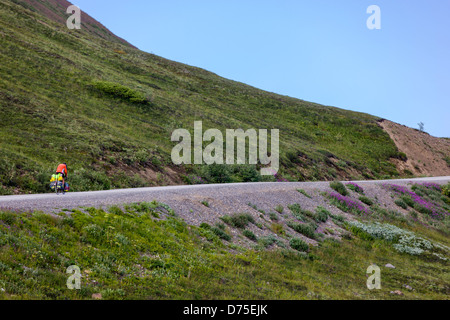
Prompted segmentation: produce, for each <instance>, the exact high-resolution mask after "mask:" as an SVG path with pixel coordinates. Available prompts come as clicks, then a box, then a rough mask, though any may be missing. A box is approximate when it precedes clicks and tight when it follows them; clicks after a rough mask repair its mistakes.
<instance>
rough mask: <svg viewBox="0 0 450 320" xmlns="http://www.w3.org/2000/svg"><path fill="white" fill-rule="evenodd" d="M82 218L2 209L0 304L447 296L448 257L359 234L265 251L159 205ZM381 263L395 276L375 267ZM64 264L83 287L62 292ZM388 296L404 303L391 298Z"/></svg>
mask: <svg viewBox="0 0 450 320" xmlns="http://www.w3.org/2000/svg"><path fill="white" fill-rule="evenodd" d="M87 211H88V212H89V213H83V212H81V211H78V210H74V212H72V213H71V214H70V215H69V214H67V213H64V212H61V213H60V214H59V215H56V216H52V215H46V214H42V213H38V212H36V213H27V212H25V213H17V212H7V211H1V212H0V243H1V246H0V270H1V272H0V288H2V289H3V290H1V291H0V299H51V300H55V299H60V300H64V299H82V300H84V299H92V294H96V293H101V294H102V298H103V299H107V300H120V299H157V300H158V299H206V300H209V299H224V300H226V299H255V300H260V299H269V300H277V299H282V300H286V299H287V300H290V299H294V300H298V299H443V300H445V299H447V297H448V294H449V290H450V283H449V280H448V277H447V276H446V270H448V267H449V262H448V260H443V259H441V258H440V257H438V256H435V255H432V254H420V255H412V254H408V253H407V252H406V253H405V252H401V251H399V250H398V248H397V249H396V248H395V247H394V246H393V245H392V243H391V242H390V241H387V240H384V239H377V238H375V237H374V236H366V234H367V233H366V232H365V231H361V229H358V228H356V229H354V230H353V232H354V234H353V236H351V237H347V238H345V239H342V240H340V241H336V240H331V239H326V240H324V241H322V242H321V243H320V246H309V245H307V244H306V242H304V241H303V240H301V239H300V238H296V237H293V238H291V239H290V248H287V247H285V248H283V246H282V245H281V246H280V247H279V248H278V249H276V250H275V249H270V250H268V249H266V248H271V246H273V245H275V244H280V242H279V241H278V240H277V237H276V236H273V235H269V236H265V237H260V238H258V239H256V237H253V236H252V234H253V233H252V232H250V231H249V230H244V231H243V234H244V235H245V236H246V237H248V238H249V239H252V240H253V241H257V244H256V243H255V248H244V247H239V246H236V245H232V244H231V243H230V242H229V241H225V240H222V239H221V237H220V235H218V234H216V233H215V232H214V231H213V230H221V231H222V232H223V233H224V234H226V232H225V229H226V227H225V225H223V224H217V225H215V226H210V225H208V224H206V223H203V224H202V225H201V226H200V227H195V226H189V225H187V224H186V223H185V222H183V221H182V220H180V219H179V218H177V217H176V213H175V215H174V214H170V213H169V210H168V207H167V206H166V205H164V204H160V203H157V202H152V203H141V204H135V205H128V206H124V207H123V208H121V207H118V206H115V207H111V208H109V209H108V210H106V211H105V210H103V209H96V208H88V210H87ZM157 217H158V218H157ZM406 227H407V225H404V226H402V228H406ZM409 228H412V229H413V230H412V231H413V232H414V233H416V234H420V235H423V236H424V237H426V238H428V239H429V240H430V241H431V242H432V243H434V244H436V243H438V242H439V243H442V244H445V245H447V246H448V245H449V242H448V237H447V236H443V235H442V234H440V232H437V231H435V230H433V229H431V228H430V227H428V226H423V225H421V224H415V225H414V226H413V227H411V226H409ZM391 229H392V228H391ZM358 230H360V231H358ZM405 230H406V229H405ZM369 232H370V231H369ZM297 250H299V251H301V252H298V251H297ZM437 250H438V251H439V253H440V256H441V257H445V256H447V258H448V252H446V251H442V250H444V249H439V248H438V249H437ZM306 252H307V253H306ZM372 263H376V264H377V265H379V266H380V267H381V277H382V289H381V290H373V291H371V290H368V289H367V287H366V285H365V281H366V280H367V276H366V269H367V267H368V266H369V265H371V264H372ZM386 263H391V264H393V265H394V266H396V269H388V268H383V266H384V265H385V264H386ZM71 265H76V266H78V267H79V268H80V270H81V272H82V275H83V277H82V278H81V290H69V289H68V288H67V287H66V281H67V279H68V276H69V275H68V274H67V273H66V270H67V268H68V267H69V266H71ZM406 284H408V285H409V286H411V287H412V288H413V289H414V290H412V291H409V290H407V289H405V288H404V285H406ZM256 288H259V289H256ZM394 290H402V291H403V292H404V296H393V295H391V294H390V293H389V292H390V291H394Z"/></svg>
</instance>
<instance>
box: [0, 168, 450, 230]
mask: <svg viewBox="0 0 450 320" xmlns="http://www.w3.org/2000/svg"><path fill="white" fill-rule="evenodd" d="M448 181H450V176H447V177H434V178H418V179H407V180H377V181H354V182H356V183H358V184H360V185H361V186H363V187H364V189H365V190H367V191H366V194H367V195H369V196H373V197H375V196H377V198H380V196H382V195H381V194H380V192H381V188H380V186H381V184H383V183H395V184H403V185H407V184H408V183H411V182H435V183H439V184H444V183H447V182H448ZM297 189H303V190H305V191H306V192H308V193H309V194H310V195H312V196H313V197H312V199H310V198H307V197H305V196H303V195H302V194H301V193H299V192H297ZM323 191H331V189H330V187H329V182H282V183H237V184H219V185H192V186H169V187H153V188H137V189H121V190H108V191H95V192H77V193H67V194H65V195H56V194H53V193H50V194H37V195H16V196H1V197H0V208H3V209H8V210H15V211H33V210H38V211H43V212H46V213H56V212H60V211H61V210H64V209H65V210H72V209H76V208H83V207H103V208H107V207H108V206H112V205H123V204H127V203H135V202H143V201H148V202H150V201H153V200H157V201H159V202H163V203H166V204H168V205H169V206H171V207H172V208H173V209H174V210H175V212H177V213H178V214H181V215H183V216H188V217H190V218H192V219H188V220H192V221H191V222H193V223H196V222H197V220H198V219H196V217H195V216H196V215H202V216H203V213H204V212H205V211H207V213H209V215H210V216H216V217H217V216H222V215H224V214H230V213H235V212H243V211H248V210H249V203H251V204H254V205H256V206H257V208H258V209H262V210H265V211H273V210H274V208H275V207H276V206H277V205H283V206H286V205H287V204H292V203H301V205H302V207H305V208H309V207H310V208H315V207H316V206H317V205H324V204H325V203H320V202H322V201H323V200H322V197H320V192H323ZM202 201H207V202H208V204H209V207H206V206H205V205H203V204H202V203H201V202H202ZM212 218H213V217H212ZM202 219H204V217H202ZM214 220H215V219H214Z"/></svg>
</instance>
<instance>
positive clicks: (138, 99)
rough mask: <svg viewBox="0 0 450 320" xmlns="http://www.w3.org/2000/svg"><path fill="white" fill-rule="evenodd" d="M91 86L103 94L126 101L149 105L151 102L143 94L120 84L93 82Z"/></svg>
mask: <svg viewBox="0 0 450 320" xmlns="http://www.w3.org/2000/svg"><path fill="white" fill-rule="evenodd" d="M91 86H92V87H93V88H95V89H97V90H98V91H100V92H102V93H105V94H107V95H110V96H112V97H115V98H119V99H121V100H124V101H128V102H132V103H138V104H148V103H149V102H150V99H148V98H147V97H146V96H145V95H144V94H143V93H141V92H139V91H136V90H133V89H131V88H128V87H126V86H124V85H121V84H118V83H114V82H109V81H92V83H91Z"/></svg>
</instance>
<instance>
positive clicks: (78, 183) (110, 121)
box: [0, 0, 402, 194]
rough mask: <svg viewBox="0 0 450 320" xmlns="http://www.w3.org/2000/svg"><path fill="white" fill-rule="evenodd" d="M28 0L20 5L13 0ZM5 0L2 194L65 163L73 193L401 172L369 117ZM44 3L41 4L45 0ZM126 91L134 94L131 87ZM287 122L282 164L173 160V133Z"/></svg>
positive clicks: (35, 187)
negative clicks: (274, 170) (269, 169)
mask: <svg viewBox="0 0 450 320" xmlns="http://www.w3.org/2000/svg"><path fill="white" fill-rule="evenodd" d="M15 2H20V1H15ZM15 2H13V1H6V0H0V46H1V51H0V61H1V63H0V75H1V76H0V121H1V126H0V148H1V153H0V194H11V193H28V192H46V191H47V181H48V179H49V175H50V174H51V173H52V172H53V170H55V168H56V165H57V164H58V163H59V162H67V164H68V166H69V170H70V171H71V172H70V173H71V176H70V178H71V183H72V190H74V191H80V190H101V189H110V188H122V187H138V186H152V185H165V184H170V183H193V182H194V180H195V179H196V177H200V178H202V180H203V181H208V182H233V181H258V180H271V179H288V180H293V181H305V180H333V179H336V178H367V179H372V178H380V177H392V176H398V175H399V174H402V173H399V172H397V170H396V168H395V166H394V165H393V164H391V163H390V162H389V160H390V158H393V157H394V158H402V155H401V154H400V153H399V152H398V150H397V148H396V146H395V144H394V143H393V141H392V140H391V139H390V138H389V136H388V135H387V134H386V133H385V132H384V131H383V130H382V129H381V128H380V127H379V126H378V124H377V121H378V120H380V119H379V118H377V117H375V116H371V115H368V114H363V113H358V112H352V111H347V110H343V109H338V108H334V107H328V106H322V105H318V104H314V103H310V102H306V101H302V100H298V99H293V98H290V97H286V96H281V95H277V94H274V93H270V92H266V91H262V90H259V89H256V88H253V87H251V86H248V85H245V84H243V83H239V82H235V81H230V80H227V79H224V78H222V77H220V76H218V75H216V74H213V73H211V72H208V71H205V70H202V69H199V68H195V67H191V66H188V65H184V64H181V63H177V62H173V61H169V60H166V59H164V58H161V57H158V56H155V55H152V54H149V53H145V52H142V51H140V50H138V49H136V48H134V47H132V46H129V45H127V44H124V43H120V42H118V41H116V42H114V41H109V40H105V39H102V38H101V37H99V36H96V35H94V34H92V32H88V31H85V30H83V29H81V30H69V29H67V28H66V26H65V25H63V24H61V23H58V22H56V21H54V20H50V19H48V18H46V17H44V16H42V15H41V14H39V13H37V12H32V11H30V10H28V9H26V8H24V7H23V6H20V5H18V4H16V3H15ZM40 2H43V1H40ZM124 92H126V94H124ZM200 120H202V121H203V127H204V130H206V129H208V128H217V129H220V130H221V131H225V129H237V128H242V129H244V130H246V129H249V128H255V129H263V128H264V129H269V130H270V129H279V130H280V153H281V160H280V164H281V170H280V174H279V176H278V177H276V178H274V177H261V176H260V175H259V174H258V172H259V171H256V170H255V169H259V167H258V168H254V167H251V166H234V167H231V168H230V167H220V166H209V167H206V166H182V167H178V166H174V165H173V164H172V161H171V158H170V153H171V150H172V148H173V146H174V145H175V144H174V143H173V142H171V141H170V139H171V134H172V132H173V131H174V130H175V129H178V128H185V129H189V130H191V131H192V130H193V125H194V121H200Z"/></svg>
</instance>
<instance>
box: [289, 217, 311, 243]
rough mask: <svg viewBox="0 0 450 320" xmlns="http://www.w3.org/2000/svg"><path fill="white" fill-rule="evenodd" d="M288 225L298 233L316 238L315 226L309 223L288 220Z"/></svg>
mask: <svg viewBox="0 0 450 320" xmlns="http://www.w3.org/2000/svg"><path fill="white" fill-rule="evenodd" d="M288 226H289V227H290V228H292V229H293V230H295V231H296V232H298V233H301V234H303V235H304V236H306V237H308V238H311V239H315V238H316V234H315V231H316V228H315V226H314V225H312V224H311V223H297V222H292V221H290V222H288Z"/></svg>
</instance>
